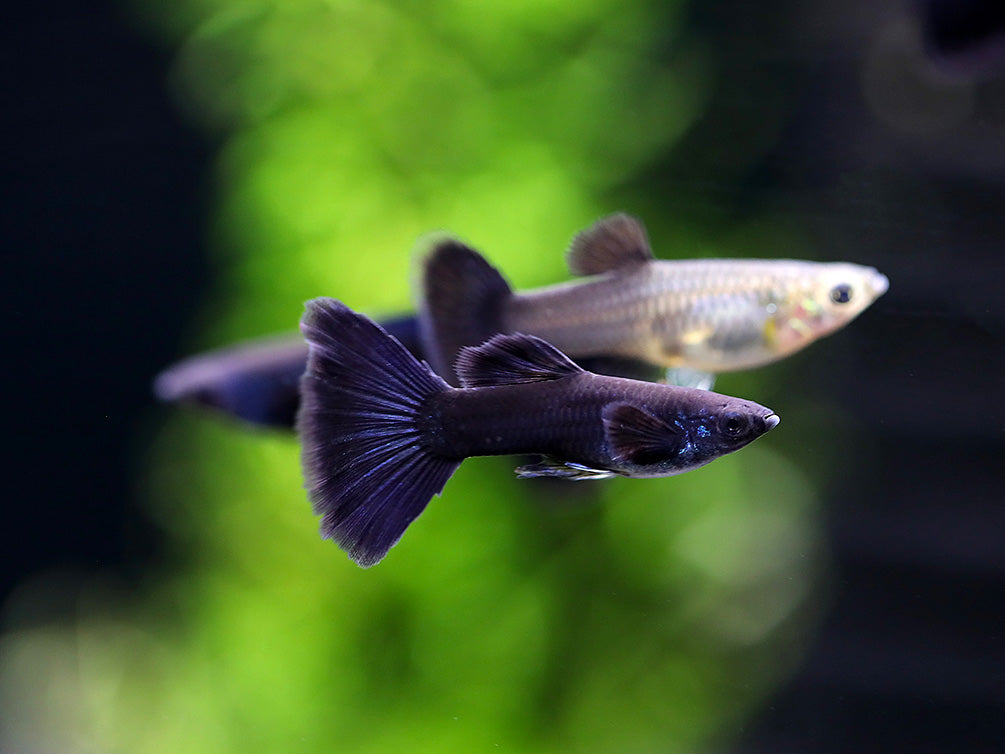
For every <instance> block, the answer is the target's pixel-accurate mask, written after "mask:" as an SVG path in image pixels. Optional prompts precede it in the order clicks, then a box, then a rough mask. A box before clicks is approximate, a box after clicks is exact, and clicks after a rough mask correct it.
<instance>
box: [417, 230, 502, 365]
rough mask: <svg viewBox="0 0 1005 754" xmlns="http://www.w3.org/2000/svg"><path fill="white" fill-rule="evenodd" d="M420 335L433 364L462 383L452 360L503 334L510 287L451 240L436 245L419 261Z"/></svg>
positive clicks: (482, 261)
mask: <svg viewBox="0 0 1005 754" xmlns="http://www.w3.org/2000/svg"><path fill="white" fill-rule="evenodd" d="M420 275H421V280H420V285H419V290H420V292H421V296H422V298H421V300H420V301H419V306H418V308H419V333H420V336H421V339H422V346H423V351H424V352H425V354H426V358H427V359H429V363H430V365H431V366H432V367H433V369H434V370H436V372H437V374H439V375H441V376H442V377H443V378H444V379H446V380H447V381H448V382H449V383H450V384H451V385H457V384H459V382H458V378H457V375H456V373H455V372H454V360H455V359H456V358H457V354H458V352H459V351H460V350H461V348H463V347H464V346H477V345H479V344H481V343H484V342H485V341H486V340H488V339H489V338H490V337H492V336H493V335H495V334H496V333H497V332H501V331H502V329H503V321H502V320H503V306H504V304H505V302H506V300H507V299H508V298H509V297H510V296H511V295H512V291H511V290H510V287H509V284H508V283H507V282H506V280H505V279H504V278H503V276H502V275H500V274H499V271H498V270H496V268H495V267H493V266H492V265H490V264H489V263H488V262H487V261H486V260H485V258H484V257H482V255H481V254H479V253H478V252H477V251H475V250H474V249H472V248H471V247H469V246H466V245H465V244H463V243H461V242H460V241H458V240H456V239H453V238H442V239H440V240H438V241H435V242H434V243H433V245H432V247H431V248H430V250H429V252H428V253H427V254H426V256H425V258H423V259H422V260H421V270H420Z"/></svg>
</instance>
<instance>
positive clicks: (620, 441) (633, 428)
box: [601, 403, 680, 465]
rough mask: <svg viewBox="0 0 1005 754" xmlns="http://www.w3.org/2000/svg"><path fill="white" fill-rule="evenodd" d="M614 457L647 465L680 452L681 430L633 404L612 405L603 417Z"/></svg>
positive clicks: (606, 408)
mask: <svg viewBox="0 0 1005 754" xmlns="http://www.w3.org/2000/svg"><path fill="white" fill-rule="evenodd" d="M601 416H602V418H603V421H604V434H605V435H606V436H607V444H608V446H609V448H610V451H611V455H612V456H613V457H614V458H616V459H617V460H619V461H628V462H630V463H635V464H639V465H646V464H650V463H655V462H657V461H660V460H663V459H665V458H667V457H668V456H670V455H673V454H674V453H675V452H676V448H677V446H678V444H679V443H678V438H679V436H680V430H679V429H678V428H677V427H673V426H670V425H669V424H667V423H666V422H665V421H663V420H662V419H658V418H657V417H655V416H653V415H652V414H650V413H648V412H646V411H643V410H642V409H640V408H637V407H636V406H633V405H631V404H630V403H609V404H608V405H606V406H604V410H603V412H602V413H601Z"/></svg>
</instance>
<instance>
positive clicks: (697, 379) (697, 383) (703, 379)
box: [664, 367, 715, 390]
mask: <svg viewBox="0 0 1005 754" xmlns="http://www.w3.org/2000/svg"><path fill="white" fill-rule="evenodd" d="M664 382H666V383H667V384H668V385H676V386H677V387H693V388H698V389H699V390H711V389H712V387H713V386H714V385H715V375H714V374H712V373H711V372H702V371H701V370H698V369H690V368H688V367H671V368H670V369H667V370H666V376H665V377H664Z"/></svg>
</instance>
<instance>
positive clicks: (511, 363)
mask: <svg viewBox="0 0 1005 754" xmlns="http://www.w3.org/2000/svg"><path fill="white" fill-rule="evenodd" d="M454 368H455V369H456V371H457V374H458V376H459V377H460V380H461V384H462V385H463V386H464V387H488V386H491V385H516V384H519V383H522V382H544V381H546V380H557V379H560V378H562V377H568V376H569V375H572V374H579V373H580V372H582V371H583V369H582V368H581V367H580V366H579V365H577V364H576V363H575V362H573V361H572V360H571V359H570V358H569V357H568V356H566V355H565V354H564V353H562V352H561V351H559V350H558V349H557V348H555V347H554V346H553V345H551V344H550V343H548V342H546V341H544V340H541V339H540V338H538V337H535V336H533V335H524V334H523V333H515V334H512V335H494V336H493V337H492V338H491V339H490V340H489V341H488V342H486V343H483V344H482V345H480V346H474V347H470V346H469V347H466V348H463V349H461V352H460V353H459V354H458V355H457V361H456V363H455V365H454Z"/></svg>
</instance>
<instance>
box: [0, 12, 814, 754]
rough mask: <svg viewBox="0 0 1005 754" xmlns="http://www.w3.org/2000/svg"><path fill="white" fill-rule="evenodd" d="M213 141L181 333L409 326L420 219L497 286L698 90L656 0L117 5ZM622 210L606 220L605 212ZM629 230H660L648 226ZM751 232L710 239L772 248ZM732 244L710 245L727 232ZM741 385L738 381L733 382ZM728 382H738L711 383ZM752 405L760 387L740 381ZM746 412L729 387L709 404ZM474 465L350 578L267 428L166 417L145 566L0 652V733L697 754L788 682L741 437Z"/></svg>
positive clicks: (783, 555) (771, 523) (543, 258)
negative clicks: (338, 322)
mask: <svg viewBox="0 0 1005 754" xmlns="http://www.w3.org/2000/svg"><path fill="white" fill-rule="evenodd" d="M140 10H141V12H142V13H143V14H144V15H145V16H146V17H147V19H148V21H149V22H150V23H155V24H157V25H159V26H160V28H162V29H163V30H164V32H165V34H166V36H167V39H169V40H170V41H171V42H172V43H173V44H176V45H177V46H178V48H179V54H178V58H177V66H176V69H175V75H174V79H173V85H174V87H175V88H176V91H177V92H178V95H179V101H180V103H181V104H182V106H184V107H185V108H186V110H187V112H188V113H189V114H190V115H191V117H192V118H194V119H196V120H197V121H198V122H200V123H201V124H203V125H204V126H205V127H206V128H207V129H208V130H209V131H210V132H211V133H212V134H214V136H215V137H216V138H218V139H220V141H221V149H220V156H219V162H218V165H217V170H216V181H217V185H216V197H217V200H218V205H217V212H216V221H215V226H214V228H213V235H214V239H215V248H216V249H217V251H218V257H217V270H218V276H219V293H218V295H217V296H216V297H215V298H214V300H213V301H211V302H208V303H207V307H206V311H205V312H204V313H203V314H202V320H203V326H202V327H201V332H200V334H199V335H198V339H199V340H200V341H201V344H207V343H221V342H225V341H226V340H228V339H232V338H234V337H239V336H246V335H257V334H260V333H263V332H271V331H275V330H288V329H292V327H293V326H294V325H295V323H296V321H297V319H298V317H299V314H300V311H301V307H302V302H303V301H304V300H305V299H308V298H312V297H314V296H318V295H333V296H336V297H339V298H341V299H343V300H345V301H346V302H347V303H348V304H349V305H351V306H353V307H354V308H357V309H361V310H363V311H367V312H371V313H377V314H379V313H386V312H391V311H398V310H404V309H407V308H409V307H410V302H409V291H410V286H409V281H410V278H411V274H412V270H411V264H412V253H411V252H412V249H413V248H414V246H415V244H416V243H417V239H419V238H420V237H421V236H422V235H423V234H425V233H427V232H429V231H432V230H435V229H438V228H444V229H449V230H450V231H452V232H455V233H457V234H459V235H460V236H462V237H464V238H466V239H467V240H469V241H471V242H472V243H473V244H475V245H476V246H477V247H479V248H481V249H484V250H485V252H486V253H487V254H488V256H489V257H490V258H491V259H492V261H493V262H494V263H496V264H498V265H499V267H500V268H501V269H502V270H504V271H505V272H506V274H507V275H508V276H509V277H510V278H511V279H512V281H513V282H514V283H515V284H516V285H518V286H520V287H523V286H530V285H539V284H544V283H550V282H555V281H557V280H560V279H562V278H563V277H564V276H565V272H564V269H563V260H562V253H561V252H562V249H563V248H564V247H565V245H566V244H567V243H568V240H569V238H570V237H571V236H572V234H573V233H574V232H575V231H577V230H578V229H580V228H582V227H584V226H586V225H587V224H589V223H590V222H592V221H593V220H595V219H596V218H597V217H599V216H600V215H602V214H605V213H607V212H610V211H612V210H614V209H620V208H623V207H621V206H620V205H618V204H612V201H615V202H616V201H617V199H618V196H619V194H618V189H619V186H622V185H625V184H627V183H629V182H630V181H631V180H632V179H633V178H634V177H635V176H637V175H638V174H639V173H640V171H642V170H644V169H645V168H646V166H647V165H650V164H652V163H653V162H654V161H655V160H657V159H658V158H660V157H661V156H662V155H664V154H666V153H667V152H669V151H670V150H672V149H673V147H674V144H675V143H676V141H677V140H678V138H679V137H680V135H681V134H682V133H683V132H684V131H685V130H686V129H687V128H688V126H689V125H690V124H691V123H693V121H694V119H695V118H696V116H697V115H698V114H700V112H701V107H702V103H703V98H704V97H705V96H706V94H707V91H708V86H709V84H708V81H707V79H706V71H707V70H708V64H707V60H706V53H705V52H704V51H703V49H702V46H701V45H700V44H699V43H698V42H697V41H696V40H694V39H693V38H691V37H690V36H689V35H688V34H686V33H685V29H683V27H682V26H681V20H680V17H681V3H655V2H639V1H636V2H631V3H624V2H614V1H613V0H588V1H587V2H583V3H568V2H565V1H564V0H562V1H561V2H556V1H554V0H552V1H551V2H533V3H531V2H519V1H517V2H514V0H495V1H494V2H482V3H473V2H462V1H454V2H447V1H442V0H441V1H440V2H431V3H423V4H419V3H406V2H353V1H346V0H332V1H330V2H316V1H314V2H312V1H308V0H300V1H298V2H284V3H273V2H243V3H235V2H230V1H229V0H214V1H213V2H208V1H204V2H198V1H197V0H184V1H182V2H178V3H173V4H163V3H156V4H154V3H148V4H147V5H145V6H142V7H141V8H140ZM624 208H627V209H632V207H624ZM646 220H647V222H648V223H649V225H650V226H651V229H652V231H653V235H654V238H655V239H656V240H657V241H658V240H659V239H660V238H668V237H669V236H670V235H671V234H670V233H669V229H673V231H674V232H673V235H674V236H675V237H677V238H679V239H687V240H688V241H689V243H688V246H687V247H686V248H681V249H680V250H679V252H678V253H676V254H675V250H674V249H673V248H670V249H667V248H665V247H663V248H661V247H660V245H659V243H657V249H658V253H661V254H662V255H664V256H674V255H677V256H684V255H692V254H694V253H696V251H700V253H701V254H703V255H716V254H721V253H722V252H723V251H724V249H723V248H721V247H716V246H715V245H713V244H711V243H709V242H707V240H705V241H703V243H702V244H700V246H701V247H700V248H699V249H696V248H695V246H698V245H699V244H695V245H692V244H691V243H690V240H691V239H692V238H693V237H694V235H693V234H692V235H691V236H689V234H688V230H687V223H686V221H685V220H683V219H682V218H681V217H680V215H679V214H678V215H674V213H673V212H670V211H668V212H667V213H666V214H665V216H663V215H661V216H657V217H646ZM779 234H780V232H779V231H778V230H777V229H773V228H765V227H760V228H759V232H758V233H757V234H753V235H752V234H745V235H744V236H743V238H745V239H746V240H745V241H743V242H740V241H737V242H735V243H734V244H733V245H732V246H730V247H729V248H728V249H725V251H728V252H729V253H730V254H741V253H749V254H760V255H762V256H772V255H774V253H773V252H774V248H773V247H774V244H776V243H777V241H778V238H779ZM738 237H739V236H738ZM754 379H756V378H754ZM733 384H736V383H735V381H734V383H733ZM745 384H746V385H748V386H751V385H755V384H756V382H753V381H751V382H748V383H745ZM738 392H741V393H743V394H750V395H752V397H755V398H756V397H757V396H756V394H754V393H753V392H750V391H742V390H741V391H738ZM512 466H513V463H512V459H472V460H469V461H467V462H465V464H464V465H463V466H462V467H461V469H460V471H459V472H458V473H457V474H456V475H455V477H454V478H453V479H452V480H451V481H450V482H449V483H448V485H447V487H446V490H445V492H444V495H443V497H442V498H441V499H436V500H434V501H433V502H432V503H431V504H430V507H429V509H428V510H427V512H426V513H424V514H423V516H422V517H421V518H420V519H419V520H418V521H416V523H415V524H413V526H412V527H411V528H410V529H409V531H408V533H407V534H406V536H405V538H404V539H403V540H402V542H401V543H400V544H399V545H398V546H397V547H395V548H394V549H393V550H392V551H391V553H390V555H389V556H388V558H387V559H386V560H385V561H384V562H382V563H381V564H380V565H379V566H377V567H375V568H373V569H370V570H366V571H364V570H361V569H359V568H357V567H356V566H355V565H353V564H352V563H350V562H349V561H348V560H347V559H346V557H345V556H344V555H343V554H342V553H341V552H339V551H338V550H337V549H336V548H335V547H334V546H333V545H331V544H330V543H328V542H324V541H322V540H321V539H320V538H319V537H318V536H317V533H316V520H315V519H314V518H313V517H312V516H311V514H310V508H309V505H308V503H307V501H306V498H305V495H304V493H303V490H302V480H301V477H300V471H299V461H298V449H297V446H296V443H295V441H294V440H293V439H291V438H286V437H280V436H273V435H264V434H246V433H243V432H242V431H241V430H239V429H236V428H234V427H231V426H223V425H219V424H216V423H214V422H211V421H207V420H206V419H205V418H204V417H190V416H183V415H179V416H177V417H174V418H173V419H172V420H171V421H170V422H169V424H168V425H167V426H166V427H165V428H164V430H163V432H162V434H161V436H160V439H159V441H158V443H157V447H156V448H155V452H153V453H152V455H151V458H150V466H149V470H148V472H147V475H146V476H145V478H144V480H143V484H142V487H143V489H144V494H145V495H146V496H147V497H149V499H150V500H151V502H152V510H153V511H154V515H155V516H156V518H157V520H158V521H159V522H160V523H161V524H162V526H163V527H164V529H165V531H166V532H167V533H168V536H169V539H170V542H172V543H173V546H174V560H173V563H172V564H170V565H166V566H165V572H164V573H162V574H160V575H158V576H157V577H156V578H155V577H151V579H150V586H149V589H148V590H147V592H146V593H145V594H143V595H142V597H137V596H136V595H132V596H129V597H125V596H118V597H116V596H114V595H110V594H109V593H108V592H107V590H102V589H97V588H96V591H95V593H94V594H93V595H92V596H91V597H90V598H89V599H85V600H84V603H83V605H82V608H81V618H80V620H79V622H78V624H77V625H76V626H74V627H73V628H72V630H65V629H60V628H56V627H54V628H52V629H47V630H39V631H36V632H32V633H27V634H10V635H8V636H7V637H5V638H4V640H3V641H4V644H3V656H4V672H3V673H2V683H0V695H2V697H0V701H2V703H3V706H4V708H5V709H6V710H7V713H5V717H6V718H7V719H8V720H16V721H17V723H16V725H14V726H13V727H12V728H11V732H10V733H8V734H7V735H8V743H11V744H12V745H13V748H15V749H16V748H18V747H20V748H21V749H24V748H33V749H35V750H62V751H73V750H82V751H85V750H86V751H99V752H131V753H138V754H141V753H142V752H164V751H185V752H202V751H205V752H229V751H233V752H237V751H241V752H244V751H253V752H288V751H318V752H328V751H332V750H337V751H339V752H386V751H408V752H424V751H428V752H442V751H475V750H486V749H493V748H495V747H498V748H500V749H501V750H508V751H524V752H552V751H583V752H604V751H611V752H615V751H616V752H625V751H654V752H655V751H659V752H671V751H693V750H700V749H702V748H706V747H709V746H713V745H716V744H718V743H720V742H722V741H725V740H728V739H729V737H730V736H731V735H733V734H734V733H735V732H736V731H737V730H738V729H739V726H740V725H742V722H743V720H744V719H745V718H746V716H748V715H749V714H750V713H751V711H752V710H753V709H755V708H756V706H757V705H758V703H759V702H760V701H761V700H762V699H763V697H764V694H765V693H766V691H767V690H769V689H770V688H771V687H772V686H773V685H774V684H775V683H777V682H778V680H779V679H780V678H781V677H783V676H784V674H785V671H786V669H787V668H788V667H789V665H790V664H791V662H792V661H793V658H794V656H795V655H796V654H797V653H798V643H799V637H800V636H801V635H802V632H803V631H804V630H805V625H806V621H805V613H806V605H807V595H808V592H809V589H810V586H811V583H812V578H813V575H814V570H815V565H816V559H817V557H818V543H817V541H816V538H815V528H814V513H815V506H816V502H815V499H814V495H813V492H812V490H811V489H810V488H809V486H808V484H807V482H806V481H805V479H804V477H803V476H802V475H801V474H800V472H799V471H798V470H796V469H795V468H793V467H792V466H791V465H790V464H789V463H788V462H787V461H786V460H785V459H784V457H782V456H781V455H780V454H779V453H778V452H777V451H776V450H775V449H774V446H773V445H772V440H771V439H770V438H768V439H767V440H764V441H761V442H759V443H757V444H756V445H754V446H751V447H750V448H747V449H745V450H744V451H743V452H741V453H739V454H737V455H736V456H731V457H728V458H726V459H723V460H720V461H717V462H716V463H715V464H713V465H712V466H711V467H709V468H706V469H703V470H700V471H698V472H694V473H691V474H687V475H685V476H683V477H679V478H673V479H669V480H652V481H650V480H645V481H637V480H616V481H613V482H611V483H594V484H583V485H564V486H563V485H557V486H556V485H554V484H537V483H530V482H521V481H518V480H516V479H515V478H513V476H512V472H511V469H512Z"/></svg>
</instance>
